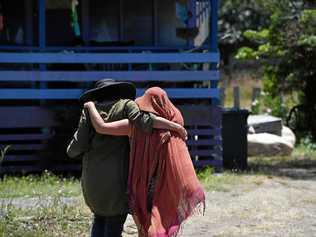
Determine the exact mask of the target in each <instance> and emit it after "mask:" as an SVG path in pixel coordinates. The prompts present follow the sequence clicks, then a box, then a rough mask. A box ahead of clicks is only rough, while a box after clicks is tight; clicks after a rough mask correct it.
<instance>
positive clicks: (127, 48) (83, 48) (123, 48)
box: [0, 45, 209, 52]
mask: <svg viewBox="0 0 316 237" xmlns="http://www.w3.org/2000/svg"><path fill="white" fill-rule="evenodd" d="M192 49H193V48H192V47H188V46H182V47H181V46H80V47H79V46H78V47H70V46H69V47H68V46H64V47H57V46H47V47H46V48H45V51H46V52H53V51H57V52H60V51H64V50H66V51H67V50H68V51H74V52H80V51H84V52H87V51H96V52H97V51H100V52H102V51H115V52H119V51H121V52H128V51H130V52H141V51H148V50H150V51H153V52H156V51H167V52H168V51H169V52H172V51H174V52H178V51H183V50H188V51H189V50H192ZM207 49H209V47H207V46H206V45H204V46H201V47H198V50H200V51H202V50H207ZM0 50H6V51H40V50H41V49H40V48H39V47H36V46H17V45H0Z"/></svg>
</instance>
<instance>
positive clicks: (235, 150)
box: [222, 109, 249, 170]
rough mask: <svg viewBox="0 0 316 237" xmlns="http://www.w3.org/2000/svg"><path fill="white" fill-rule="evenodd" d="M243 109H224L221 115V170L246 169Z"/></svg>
mask: <svg viewBox="0 0 316 237" xmlns="http://www.w3.org/2000/svg"><path fill="white" fill-rule="evenodd" d="M248 116H249V111H248V110H245V109H224V110H223V114H222V145H223V168H224V169H230V170H245V169H247V133H248V126H247V118H248Z"/></svg>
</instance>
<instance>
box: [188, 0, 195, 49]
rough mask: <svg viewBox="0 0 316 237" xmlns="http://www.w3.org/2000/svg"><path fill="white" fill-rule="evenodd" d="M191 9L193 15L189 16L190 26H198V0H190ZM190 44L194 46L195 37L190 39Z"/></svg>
mask: <svg viewBox="0 0 316 237" xmlns="http://www.w3.org/2000/svg"><path fill="white" fill-rule="evenodd" d="M188 7H189V11H190V12H191V14H192V16H191V17H190V18H189V22H188V28H190V29H191V28H192V29H193V28H194V27H196V0H189V6H188ZM188 45H189V46H194V39H189V40H188Z"/></svg>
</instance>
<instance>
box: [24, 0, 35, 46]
mask: <svg viewBox="0 0 316 237" xmlns="http://www.w3.org/2000/svg"><path fill="white" fill-rule="evenodd" d="M24 6H25V42H26V45H27V46H33V1H29V0H24Z"/></svg>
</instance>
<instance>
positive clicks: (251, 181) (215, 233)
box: [0, 163, 316, 237]
mask: <svg viewBox="0 0 316 237" xmlns="http://www.w3.org/2000/svg"><path fill="white" fill-rule="evenodd" d="M268 170H271V168H269V169H268ZM269 172H270V171H269ZM269 172H267V173H265V172H264V171H262V174H261V173H255V174H253V175H252V174H251V173H250V174H244V175H242V176H241V177H240V176H239V177H238V180H240V181H242V180H244V181H243V182H241V183H240V184H237V185H235V184H234V185H231V186H230V187H229V188H228V189H223V190H224V191H209V192H207V193H206V197H207V200H206V212H205V215H204V216H193V217H191V218H189V219H188V220H187V221H186V222H185V223H184V224H183V228H182V231H181V235H180V236H182V237H246V236H247V237H248V236H249V237H314V236H315V237H316V165H315V164H314V163H313V164H312V165H305V166H301V167H295V168H293V167H291V168H280V169H278V170H277V172H276V171H275V170H274V171H273V174H270V173H269ZM218 175H223V174H218ZM245 180H246V182H245ZM79 200H81V198H79V199H78V197H77V198H72V197H70V198H63V199H62V202H63V203H64V204H67V205H75V203H76V202H78V201H79ZM8 201H10V203H11V204H13V205H14V206H17V207H20V208H34V207H36V205H38V200H36V198H28V199H25V198H14V199H13V200H8ZM44 201H45V203H46V204H47V205H49V203H51V202H52V200H44ZM1 202H2V205H7V204H6V200H5V199H3V200H2V201H1ZM0 214H1V210H0ZM0 216H1V215H0ZM86 234H87V235H84V236H88V235H89V233H86ZM123 236H124V237H134V236H137V230H136V226H135V225H134V223H133V221H132V218H131V217H129V218H128V220H127V222H126V224H125V230H124V234H123Z"/></svg>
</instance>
